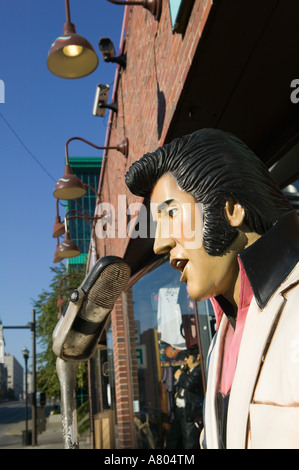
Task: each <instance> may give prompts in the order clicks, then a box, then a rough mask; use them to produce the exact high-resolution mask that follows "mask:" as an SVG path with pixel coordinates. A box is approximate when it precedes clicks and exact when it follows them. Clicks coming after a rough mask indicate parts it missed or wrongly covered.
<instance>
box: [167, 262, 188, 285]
mask: <svg viewBox="0 0 299 470" xmlns="http://www.w3.org/2000/svg"><path fill="white" fill-rule="evenodd" d="M188 262H189V260H188V259H184V258H173V259H171V260H170V266H172V267H173V268H174V269H176V270H177V271H180V272H181V273H182V276H181V279H180V281H183V278H184V271H185V267H186V265H187V263H188Z"/></svg>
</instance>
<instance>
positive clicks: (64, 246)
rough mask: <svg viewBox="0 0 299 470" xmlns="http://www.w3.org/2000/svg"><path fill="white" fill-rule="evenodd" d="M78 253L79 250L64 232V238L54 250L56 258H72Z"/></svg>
mask: <svg viewBox="0 0 299 470" xmlns="http://www.w3.org/2000/svg"><path fill="white" fill-rule="evenodd" d="M78 255H80V250H79V248H78V246H77V245H76V243H75V242H73V241H72V240H71V238H70V236H69V233H68V232H66V233H65V236H64V240H63V242H62V243H60V245H58V247H57V248H56V251H55V256H56V258H58V259H63V258H74V257H75V256H78Z"/></svg>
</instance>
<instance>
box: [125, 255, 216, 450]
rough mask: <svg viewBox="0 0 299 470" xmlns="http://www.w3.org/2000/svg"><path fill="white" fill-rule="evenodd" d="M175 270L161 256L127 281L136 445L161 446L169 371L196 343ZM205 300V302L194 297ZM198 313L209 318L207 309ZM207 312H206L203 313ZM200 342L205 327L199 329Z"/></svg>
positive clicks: (169, 407)
mask: <svg viewBox="0 0 299 470" xmlns="http://www.w3.org/2000/svg"><path fill="white" fill-rule="evenodd" d="M179 279H180V273H179V272H178V271H175V270H174V269H173V268H171V267H170V266H169V263H168V262H166V263H165V262H164V263H163V264H161V265H160V266H159V267H156V268H155V269H154V270H152V271H151V272H149V273H148V274H146V275H145V276H144V277H143V278H142V279H140V280H139V281H138V282H137V283H136V284H135V285H134V286H133V287H132V296H133V308H134V322H135V343H136V358H137V365H138V388H139V403H138V405H136V403H135V406H134V411H135V417H134V422H135V426H136V434H137V439H138V447H139V448H157V449H159V448H163V447H164V446H165V438H166V433H167V430H168V429H169V427H170V421H171V417H172V412H173V401H174V392H175V381H174V378H173V374H174V372H175V371H176V370H177V368H179V367H180V366H182V365H183V364H184V357H185V353H186V349H188V348H192V347H193V346H195V345H197V346H198V338H197V332H196V322H195V308H196V306H195V303H194V302H193V301H192V300H191V299H190V297H189V296H188V293H187V289H186V285H185V284H184V283H180V281H179ZM199 304H200V305H201V304H206V302H200V303H199ZM204 312H205V313H204V314H203V312H202V308H201V315H199V318H203V317H204V318H205V325H204V326H207V325H208V323H209V313H210V312H209V309H208V308H206V307H205V310H204ZM206 317H207V318H206ZM201 337H204V338H205V348H207V347H208V345H209V343H210V339H211V329H210V327H209V328H205V329H203V332H201Z"/></svg>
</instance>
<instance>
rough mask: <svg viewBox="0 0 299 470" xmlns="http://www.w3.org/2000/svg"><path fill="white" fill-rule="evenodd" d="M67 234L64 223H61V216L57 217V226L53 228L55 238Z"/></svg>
mask: <svg viewBox="0 0 299 470" xmlns="http://www.w3.org/2000/svg"><path fill="white" fill-rule="evenodd" d="M64 233H65V228H64V223H63V222H61V219H60V217H59V216H56V217H55V224H54V227H53V238H58V237H61V236H62V235H64Z"/></svg>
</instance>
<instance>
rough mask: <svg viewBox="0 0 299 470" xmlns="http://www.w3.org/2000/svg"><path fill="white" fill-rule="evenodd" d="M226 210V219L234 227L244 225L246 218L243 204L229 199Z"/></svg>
mask: <svg viewBox="0 0 299 470" xmlns="http://www.w3.org/2000/svg"><path fill="white" fill-rule="evenodd" d="M224 210H225V214H226V217H227V219H228V221H229V223H230V224H231V226H232V227H236V228H238V227H240V226H241V225H242V224H243V222H244V218H245V210H244V209H243V207H242V206H241V204H239V203H238V202H236V201H233V200H232V199H229V200H228V201H226V204H225V208H224Z"/></svg>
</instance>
